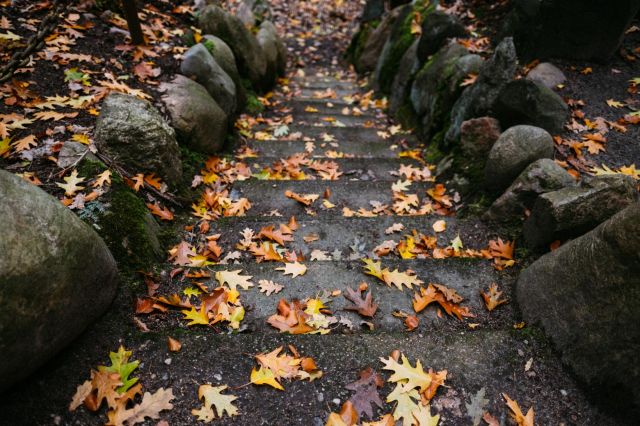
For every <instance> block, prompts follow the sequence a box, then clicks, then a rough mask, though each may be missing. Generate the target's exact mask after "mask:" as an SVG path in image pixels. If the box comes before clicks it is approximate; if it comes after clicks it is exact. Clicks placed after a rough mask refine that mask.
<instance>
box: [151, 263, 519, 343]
mask: <svg viewBox="0 0 640 426" xmlns="http://www.w3.org/2000/svg"><path fill="white" fill-rule="evenodd" d="M303 263H304V265H305V266H306V267H307V272H306V273H305V275H303V276H299V277H296V278H291V276H290V275H283V273H282V271H277V270H276V268H280V267H282V266H283V264H282V263H281V262H262V263H255V262H251V263H241V264H238V265H235V264H234V265H215V266H211V267H209V269H210V270H211V271H212V275H213V274H214V272H215V271H218V270H228V271H235V270H238V269H241V270H242V272H243V275H250V276H252V277H253V280H252V281H253V282H254V283H255V284H256V285H255V286H254V287H252V288H250V289H249V290H240V299H241V301H242V304H243V306H245V309H247V312H246V314H245V319H244V320H243V324H244V325H246V326H247V327H248V328H249V329H250V330H253V331H261V332H266V333H278V330H277V329H275V328H273V327H272V326H270V325H269V324H268V323H267V319H268V318H269V317H270V316H271V315H273V314H275V313H276V308H277V305H278V301H279V300H280V299H281V298H284V299H286V300H288V301H291V300H293V299H298V300H305V299H307V298H315V297H319V296H320V295H322V294H323V292H326V293H327V294H329V293H331V292H333V291H336V290H340V291H341V292H342V293H345V292H346V289H347V288H348V287H349V288H352V289H356V288H357V287H358V284H360V283H362V282H366V283H368V284H369V290H371V291H372V294H373V299H374V301H375V302H376V303H378V310H377V312H376V313H375V315H374V317H373V318H360V317H359V315H358V314H357V313H355V312H351V311H347V310H345V308H346V307H347V306H350V303H349V302H348V301H347V300H346V299H345V298H344V297H343V296H342V295H339V296H336V297H331V298H330V301H329V302H327V303H325V305H326V306H327V308H328V309H329V310H331V312H332V313H333V314H334V315H335V316H336V317H337V318H340V317H345V318H348V319H349V320H350V321H352V322H353V324H355V325H357V327H354V329H353V330H350V329H349V328H347V327H344V326H337V324H336V325H335V326H336V327H337V328H336V330H335V332H338V333H340V332H343V333H358V332H370V331H372V330H370V329H369V328H368V327H360V325H359V324H360V321H361V320H366V321H369V322H372V323H373V324H374V326H375V328H374V330H373V331H374V332H383V331H384V332H401V331H402V330H404V328H405V327H404V324H403V320H402V319H399V318H396V317H394V316H393V315H392V314H393V313H394V312H396V311H403V312H406V313H408V314H412V315H413V314H415V312H414V310H413V307H412V298H413V295H414V292H415V291H418V288H417V287H416V286H413V290H411V289H409V288H406V287H404V286H403V291H400V290H398V289H397V288H396V287H395V286H391V287H389V286H387V285H386V284H385V283H384V282H382V281H380V280H379V279H378V278H376V277H373V276H370V275H366V274H365V273H364V269H363V266H364V263H363V262H362V261H361V260H353V261H324V262H318V261H305V262H303ZM382 267H387V268H389V270H390V271H393V270H395V269H396V268H397V269H398V270H399V271H401V272H403V271H406V270H407V269H411V270H412V271H414V272H415V274H416V275H417V277H418V278H419V279H420V280H422V281H423V282H424V286H425V287H426V286H427V285H428V283H436V284H442V285H445V286H447V287H449V288H451V289H454V290H455V291H456V292H458V294H459V295H460V296H462V297H463V298H464V301H463V302H462V303H461V305H462V306H466V307H469V309H470V310H471V312H472V313H473V314H474V315H476V317H475V318H467V319H465V320H464V321H458V320H457V319H456V318H453V317H448V316H447V314H446V313H445V312H444V311H442V312H440V313H438V311H439V310H441V309H439V308H438V307H437V306H436V305H437V304H435V303H434V304H432V305H430V306H428V307H427V308H426V309H425V310H423V311H422V312H420V313H419V314H417V315H418V317H419V318H420V320H421V321H420V322H421V324H420V330H422V331H425V332H427V331H428V332H431V331H433V330H439V329H443V330H465V329H467V328H468V326H467V323H476V324H481V325H482V326H483V327H493V328H495V327H504V328H509V327H511V325H512V323H511V321H512V320H511V318H512V317H513V315H514V312H513V305H503V306H501V307H500V308H499V309H497V310H495V311H494V312H492V313H489V312H488V311H487V310H486V308H485V307H484V302H483V301H482V298H481V296H480V291H482V290H485V291H486V289H487V288H488V287H489V285H490V284H491V283H494V282H495V283H498V284H499V286H500V288H501V289H504V296H505V297H506V298H509V299H511V287H512V283H513V280H512V278H511V277H510V276H509V275H507V274H501V273H498V272H497V271H495V269H494V268H493V267H492V266H491V263H490V262H489V261H488V260H485V259H420V260H398V259H386V258H383V259H382ZM259 280H270V281H274V282H276V283H278V284H281V285H282V286H284V288H283V289H282V290H281V291H280V292H279V293H277V294H272V295H271V296H266V295H265V294H264V293H261V292H260V291H259V289H258V281H259ZM205 283H206V284H207V285H208V286H209V287H210V288H216V287H217V286H218V285H219V284H218V283H217V281H215V280H213V279H212V280H209V281H205ZM188 285H190V284H189V283H185V282H179V281H177V280H176V282H174V283H172V284H170V285H163V287H162V294H167V295H168V294H172V293H174V292H177V293H181V292H182V290H184V288H186V287H187V286H188ZM174 314H175V315H174ZM174 314H172V315H170V316H171V317H172V318H173V319H170V320H168V321H163V322H162V323H160V324H159V326H162V327H166V326H171V325H172V324H174V325H176V326H177V325H179V324H180V321H178V318H181V317H182V315H181V314H179V313H178V312H175V313H174ZM439 315H440V316H441V318H439V317H438V316H439Z"/></svg>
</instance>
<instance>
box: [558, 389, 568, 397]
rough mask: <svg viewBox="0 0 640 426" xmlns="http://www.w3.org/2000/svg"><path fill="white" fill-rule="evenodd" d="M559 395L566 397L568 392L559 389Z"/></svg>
mask: <svg viewBox="0 0 640 426" xmlns="http://www.w3.org/2000/svg"><path fill="white" fill-rule="evenodd" d="M560 393H561V394H562V396H567V395H568V394H569V392H567V391H566V390H564V389H560Z"/></svg>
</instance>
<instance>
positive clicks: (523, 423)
mask: <svg viewBox="0 0 640 426" xmlns="http://www.w3.org/2000/svg"><path fill="white" fill-rule="evenodd" d="M502 397H503V398H504V400H505V401H506V403H507V407H509V409H510V410H511V417H513V419H514V420H515V421H516V423H517V424H518V426H534V424H533V420H534V419H533V417H534V412H533V407H531V408H529V411H527V414H526V415H524V414H522V410H521V409H520V406H519V405H518V403H517V402H516V401H514V400H512V399H511V398H509V395H507V394H506V393H503V394H502Z"/></svg>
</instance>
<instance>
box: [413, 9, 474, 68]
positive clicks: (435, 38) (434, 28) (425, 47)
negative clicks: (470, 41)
mask: <svg viewBox="0 0 640 426" xmlns="http://www.w3.org/2000/svg"><path fill="white" fill-rule="evenodd" d="M465 34H466V30H465V28H464V25H462V22H460V20H459V19H458V18H457V17H455V16H453V15H450V14H448V13H445V12H442V11H439V10H437V11H435V12H433V13H430V14H429V15H427V16H426V17H425V18H424V20H423V21H422V34H421V35H420V42H419V44H418V59H419V60H420V63H421V64H424V63H425V62H426V60H427V59H428V58H429V56H431V55H433V54H434V53H436V52H437V51H438V50H440V48H441V47H442V46H444V45H445V43H446V42H447V40H448V39H450V38H453V37H463V36H464V35H465Z"/></svg>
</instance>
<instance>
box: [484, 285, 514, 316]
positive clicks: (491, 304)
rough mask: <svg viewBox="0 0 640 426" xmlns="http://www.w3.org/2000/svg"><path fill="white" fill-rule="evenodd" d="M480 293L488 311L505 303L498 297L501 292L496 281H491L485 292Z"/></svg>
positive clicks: (500, 295)
mask: <svg viewBox="0 0 640 426" xmlns="http://www.w3.org/2000/svg"><path fill="white" fill-rule="evenodd" d="M480 294H481V295H482V299H483V300H484V304H485V306H486V307H487V310H488V311H489V312H491V311H493V310H494V309H495V308H497V307H498V306H500V305H502V304H504V303H507V301H506V300H505V299H500V297H502V292H501V291H500V290H499V289H498V284H496V283H492V284H491V285H490V286H489V290H488V291H487V293H485V292H483V291H481V292H480Z"/></svg>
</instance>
